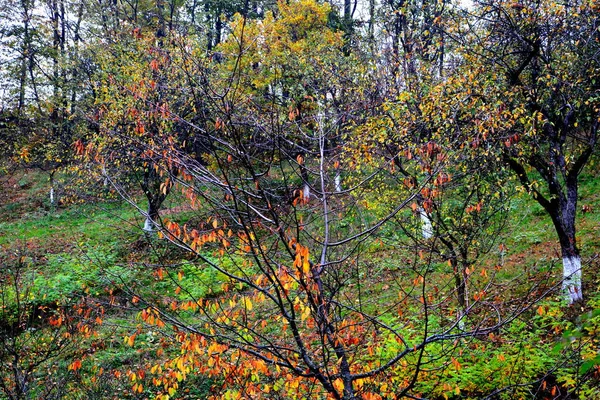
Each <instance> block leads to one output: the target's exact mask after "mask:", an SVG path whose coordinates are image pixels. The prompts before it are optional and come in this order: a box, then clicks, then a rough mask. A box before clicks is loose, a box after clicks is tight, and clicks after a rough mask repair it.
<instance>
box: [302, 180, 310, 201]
mask: <svg viewBox="0 0 600 400" xmlns="http://www.w3.org/2000/svg"><path fill="white" fill-rule="evenodd" d="M302 197H303V198H304V201H308V200H310V186H308V183H305V184H304V189H302Z"/></svg>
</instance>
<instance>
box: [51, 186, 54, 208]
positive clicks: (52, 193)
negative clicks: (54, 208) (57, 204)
mask: <svg viewBox="0 0 600 400" xmlns="http://www.w3.org/2000/svg"><path fill="white" fill-rule="evenodd" d="M50 204H51V205H54V187H50Z"/></svg>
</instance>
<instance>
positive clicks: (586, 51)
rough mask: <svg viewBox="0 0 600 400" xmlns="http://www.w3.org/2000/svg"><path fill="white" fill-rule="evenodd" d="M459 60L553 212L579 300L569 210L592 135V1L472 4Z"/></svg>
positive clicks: (595, 91)
mask: <svg viewBox="0 0 600 400" xmlns="http://www.w3.org/2000/svg"><path fill="white" fill-rule="evenodd" d="M469 23H470V26H471V27H472V28H471V29H470V30H467V31H460V32H457V33H456V34H455V36H458V35H466V37H468V38H469V39H470V41H469V42H466V43H465V45H466V47H465V48H464V49H463V51H464V56H463V57H464V59H465V61H466V62H472V63H473V65H478V66H477V67H476V68H475V69H476V70H477V71H478V73H481V74H484V76H485V77H486V80H479V82H478V84H479V85H480V86H472V88H471V89H470V90H472V91H473V92H475V93H476V95H478V96H482V98H483V99H485V107H486V108H487V109H488V110H489V111H488V112H489V117H488V118H489V119H490V120H494V121H498V122H496V126H495V127H491V128H490V132H489V133H488V135H489V136H488V137H489V139H488V140H489V141H491V143H493V146H495V148H496V149H497V152H496V154H497V155H498V156H499V157H501V158H502V159H503V160H504V162H505V163H506V165H507V166H508V167H510V169H511V170H512V171H513V172H514V174H515V175H516V177H517V178H518V179H519V181H520V182H521V184H522V185H523V187H524V188H525V189H526V190H527V192H529V193H530V194H531V195H532V196H533V198H534V199H535V200H536V201H537V202H538V203H539V204H540V205H541V206H542V207H543V208H544V210H545V211H546V213H547V214H548V215H549V216H550V218H551V219H552V222H553V224H554V227H555V229H556V233H557V236H558V239H559V242H560V247H561V252H562V258H563V290H564V292H565V297H566V298H567V299H568V302H569V303H573V302H577V301H581V300H582V298H583V293H582V286H581V255H580V252H579V248H578V247H577V240H576V225H575V219H576V214H577V201H578V181H579V177H580V175H581V173H582V171H583V170H584V168H585V166H586V165H587V164H588V162H589V161H590V159H591V157H592V155H593V153H594V149H595V148H596V145H597V142H598V124H599V121H600V108H599V102H598V98H599V97H598V95H599V90H600V89H599V86H598V82H599V79H598V74H599V71H600V70H599V69H598V54H599V53H598V50H599V46H600V43H599V33H598V30H597V29H596V27H597V25H598V4H597V3H596V2H594V1H582V2H578V3H576V4H564V5H561V4H557V3H555V2H552V1H542V2H527V1H526V2H520V3H514V2H501V1H499V2H493V3H476V8H475V9H474V11H473V19H472V20H470V21H469Z"/></svg>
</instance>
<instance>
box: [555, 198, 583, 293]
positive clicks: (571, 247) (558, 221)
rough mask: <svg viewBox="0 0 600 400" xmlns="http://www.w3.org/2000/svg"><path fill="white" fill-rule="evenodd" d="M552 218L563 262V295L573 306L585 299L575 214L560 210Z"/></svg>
mask: <svg viewBox="0 0 600 400" xmlns="http://www.w3.org/2000/svg"><path fill="white" fill-rule="evenodd" d="M561 208H562V207H561ZM551 216H552V222H554V227H555V229H556V233H557V234H558V239H559V241H560V250H561V256H562V261H563V282H562V289H563V295H564V297H565V299H566V300H567V301H568V303H569V304H573V303H575V302H577V301H581V300H582V299H583V291H582V287H581V256H580V254H579V249H578V248H577V243H576V238H575V214H574V213H573V214H571V213H570V212H569V210H568V209H566V210H565V209H562V210H561V209H558V210H557V212H556V213H555V214H554V215H551Z"/></svg>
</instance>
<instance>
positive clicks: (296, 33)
mask: <svg viewBox="0 0 600 400" xmlns="http://www.w3.org/2000/svg"><path fill="white" fill-rule="evenodd" d="M329 12H330V8H329V6H328V5H326V4H319V3H316V2H314V1H310V0H300V1H290V2H289V3H283V2H282V3H280V5H279V9H278V13H277V14H272V15H271V14H267V15H266V16H265V19H264V20H262V21H250V20H247V19H245V18H243V17H241V16H240V17H238V18H236V19H235V20H234V22H233V25H232V27H231V34H230V36H229V37H228V38H227V40H226V41H225V42H224V43H223V44H222V45H221V46H220V47H219V48H220V49H221V50H222V54H223V60H222V61H221V62H220V63H216V64H212V65H213V66H212V67H210V68H209V67H206V68H204V69H196V70H192V69H188V68H189V65H193V64H186V62H185V60H188V59H189V58H192V57H189V58H186V57H185V56H182V57H181V58H180V59H179V58H175V57H172V58H171V60H173V63H172V64H169V65H175V62H176V63H177V65H179V66H181V70H182V71H185V74H184V75H185V76H187V77H188V79H190V81H189V82H190V84H189V86H190V87H192V88H193V90H196V91H198V93H200V94H201V95H202V96H203V97H204V98H205V99H207V100H206V102H205V103H204V106H205V108H204V112H205V113H206V115H207V117H208V118H206V119H204V121H205V123H204V125H202V126H200V125H196V124H194V123H193V122H191V121H187V122H188V126H189V127H190V128H192V129H193V131H192V132H194V133H195V134H196V135H199V136H202V137H203V141H204V142H203V143H205V144H206V145H204V146H203V147H202V157H200V158H199V157H196V155H195V154H193V153H191V152H189V151H188V150H187V149H186V148H185V146H183V145H180V146H178V145H175V144H174V143H175V142H174V140H171V139H169V136H168V135H167V133H168V132H170V129H163V130H161V131H160V132H163V133H164V135H157V133H156V132H158V131H150V130H148V131H146V130H144V132H139V129H138V130H137V131H136V130H135V128H133V129H132V127H135V126H138V125H135V124H132V122H131V121H130V120H129V118H130V116H131V115H132V113H131V112H130V113H129V116H123V114H122V113H121V109H120V108H119V107H120V104H121V102H122V101H123V102H124V101H125V99H126V98H128V100H127V103H126V104H128V105H130V106H131V104H130V103H129V99H130V97H128V96H126V94H127V93H130V94H131V96H133V97H134V98H135V99H136V100H139V102H136V103H135V104H134V105H133V106H134V107H133V108H134V109H135V112H134V113H133V115H134V116H138V115H139V116H144V118H146V116H148V115H153V112H154V111H153V110H154V108H153V107H154V101H150V97H149V95H148V94H147V93H149V92H146V90H148V89H147V88H148V87H150V88H151V87H152V86H151V83H148V84H147V85H145V86H142V85H141V84H140V79H139V78H137V77H136V78H134V79H133V82H131V83H129V84H128V86H126V87H122V86H120V85H118V84H117V85H114V86H115V89H114V90H115V92H113V93H114V94H113V95H112V96H111V98H115V99H122V100H116V101H115V102H114V103H112V102H107V103H106V104H105V107H104V110H105V111H104V114H103V115H101V116H100V118H101V119H102V118H107V120H106V124H107V126H110V127H111V128H110V132H116V133H117V135H116V136H118V137H119V138H121V139H119V140H122V141H123V143H127V148H129V149H131V150H129V152H128V153H127V157H128V158H130V159H132V160H135V159H136V157H137V162H139V163H140V164H141V165H144V163H149V162H150V160H149V159H145V158H144V157H152V158H151V161H152V163H154V165H165V166H168V168H175V169H177V171H178V173H177V175H170V176H169V179H172V181H173V185H174V186H173V187H174V188H178V189H182V190H183V193H184V194H185V196H186V199H187V200H186V202H187V203H188V204H190V205H192V206H193V208H194V210H195V213H194V216H193V217H191V218H184V217H182V216H174V217H173V219H172V220H166V219H163V221H162V223H161V224H157V225H158V228H159V229H160V231H159V236H160V237H162V238H164V239H166V240H167V241H168V242H170V243H171V244H172V245H175V246H177V247H178V248H179V249H182V250H184V251H185V252H186V254H188V256H189V261H187V262H185V263H183V265H182V264H181V263H180V262H174V261H173V260H171V259H169V257H166V258H161V262H160V263H158V265H155V266H153V267H150V268H152V269H153V274H154V276H155V278H156V280H157V281H160V282H161V285H163V288H165V289H164V290H163V291H162V292H161V293H156V295H157V296H159V297H160V299H159V300H158V301H157V300H156V299H152V298H150V297H147V296H144V295H143V294H142V293H134V292H130V294H131V295H132V302H133V304H137V305H138V307H140V313H139V316H140V318H141V320H142V321H143V322H144V323H145V324H147V325H149V326H151V327H152V329H158V330H161V331H162V332H163V333H165V336H164V338H163V339H162V340H161V341H160V346H161V348H162V347H163V346H164V347H168V346H169V345H173V344H177V345H178V346H180V349H181V351H180V352H179V353H178V354H177V355H172V356H169V357H168V359H167V360H163V361H159V362H155V363H153V364H149V365H148V366H147V369H143V370H141V371H131V372H130V376H129V378H130V379H131V382H132V385H133V386H132V389H133V390H134V391H137V392H141V391H143V390H144V388H147V387H148V386H149V385H150V386H153V387H155V388H156V389H155V390H157V391H158V396H159V397H161V398H169V397H173V396H175V394H176V393H177V390H178V389H179V388H180V382H181V381H182V380H184V379H186V377H188V376H190V375H192V374H204V375H208V376H209V377H215V378H216V377H219V378H220V379H221V378H222V380H223V387H222V388H221V390H217V393H216V394H215V396H221V397H224V396H230V397H231V396H233V397H236V396H240V397H243V396H246V397H252V396H259V395H267V396H270V395H271V393H272V395H273V396H274V397H278V398H280V397H282V396H283V397H291V396H295V397H302V398H314V397H326V398H331V399H356V398H371V399H379V398H382V397H386V398H395V397H403V396H405V395H411V393H412V391H413V388H414V386H415V384H416V382H417V381H418V378H419V376H420V374H421V371H422V370H423V368H425V366H426V365H429V364H430V363H436V362H437V360H439V359H440V358H443V359H445V360H446V362H444V363H442V365H441V366H440V368H445V367H447V366H448V365H451V363H452V362H453V361H452V352H453V351H454V349H455V346H456V345H457V343H459V340H458V339H460V338H464V337H473V336H478V335H483V336H487V335H488V334H489V333H490V332H493V331H495V330H497V329H499V327H500V326H502V325H503V324H504V323H505V322H506V321H507V320H510V318H514V316H515V315H514V314H513V315H499V316H498V314H497V313H496V312H495V310H494V308H493V307H487V308H486V307H484V306H482V307H481V308H480V310H479V313H478V315H477V318H478V320H477V322H476V323H474V324H473V326H474V328H472V329H465V330H464V331H461V330H458V329H456V328H457V326H458V322H457V321H456V319H455V318H452V317H450V318H448V316H449V315H450V316H452V315H454V314H455V313H456V309H457V307H456V305H455V303H456V302H455V301H454V298H455V296H454V287H453V285H452V282H453V281H454V276H453V275H452V274H444V275H441V277H440V278H439V279H435V280H432V279H431V277H432V274H431V273H430V271H431V270H432V269H433V268H434V264H435V262H436V260H435V256H434V253H433V252H431V251H426V250H423V249H417V250H416V251H410V250H404V252H403V253H402V256H401V258H400V261H399V262H398V266H397V268H394V269H387V268H384V267H382V266H381V265H379V263H378V262H377V261H376V258H375V257H374V256H373V255H374V252H376V249H377V247H378V246H380V245H381V243H382V242H383V241H384V240H385V241H387V240H388V239H389V238H390V232H393V231H397V230H398V228H397V223H399V221H401V219H400V218H398V217H399V216H400V214H401V213H410V212H411V211H410V206H411V204H413V203H414V202H416V201H417V198H418V196H420V195H421V194H422V191H423V189H424V188H425V187H426V185H428V184H429V183H430V182H433V181H435V180H436V179H438V181H439V179H442V176H443V175H442V173H443V171H442V170H440V169H439V168H437V167H436V163H435V162H436V161H437V160H438V154H444V153H445V149H440V151H437V150H436V151H434V147H433V146H432V145H429V147H428V146H427V144H426V145H425V146H424V147H423V148H422V152H423V154H422V156H423V157H429V160H431V163H429V164H427V165H426V164H423V165H421V166H419V168H421V169H422V170H423V171H428V173H430V178H428V179H425V180H424V181H423V182H422V183H419V184H418V185H416V186H413V187H411V188H407V189H406V190H405V191H403V192H401V193H400V192H398V193H396V194H395V195H396V198H395V199H394V200H395V201H381V198H380V196H381V194H382V192H385V191H386V185H397V183H398V177H397V176H396V175H394V174H393V173H391V172H390V171H391V169H392V164H391V162H390V161H389V160H383V161H382V163H375V162H372V163H370V162H368V160H369V157H371V158H374V156H373V153H374V152H373V149H372V148H370V147H368V146H365V147H361V146H358V149H359V151H361V153H356V154H355V157H354V159H352V156H349V158H348V159H347V163H348V165H347V167H346V168H345V170H344V172H345V177H346V182H347V184H346V186H347V188H346V189H345V190H343V191H341V192H338V191H337V190H336V187H335V179H331V178H332V177H335V173H336V170H337V169H338V168H339V163H340V160H339V159H338V158H337V157H332V156H331V153H330V152H329V151H328V142H329V141H330V140H332V139H335V138H336V137H337V136H339V134H340V133H339V131H338V127H339V124H337V123H331V122H329V121H326V117H325V116H327V115H328V114H327V113H326V112H325V113H324V114H322V113H321V112H320V110H322V109H323V108H320V107H323V106H322V104H324V103H325V102H326V101H327V96H326V93H327V92H328V91H331V90H332V87H334V86H335V84H336V83H337V82H338V81H337V79H341V78H339V77H338V76H337V73H338V71H339V70H340V66H341V65H344V66H346V65H348V64H345V63H346V62H347V61H348V59H347V58H345V57H340V58H339V59H338V58H336V57H331V56H332V54H334V53H338V54H343V53H344V50H345V42H344V40H343V35H342V34H341V33H338V32H335V31H331V30H330V28H328V26H327V23H328V19H327V16H328V14H329ZM192 47H193V46H192ZM185 48H187V46H182V49H185ZM256 54H262V55H263V58H262V60H257V58H256ZM330 57H331V58H330ZM208 62H210V63H213V62H214V60H210V59H209V60H207V63H206V64H204V65H205V66H208V65H211V64H208ZM338 63H339V64H338ZM131 65H132V68H134V67H135V64H131ZM159 66H160V67H162V68H165V67H166V65H165V64H159ZM282 66H285V67H286V68H287V70H285V71H281V70H278V68H281V67H282ZM305 69H308V70H309V71H311V74H310V75H306V72H305V71H304V70H305ZM354 71H358V74H360V70H351V69H350V70H347V75H349V76H352V75H353V74H354V73H355V72H354ZM124 75H125V76H126V77H128V76H131V74H124ZM294 77H301V78H303V79H302V82H297V81H296V85H297V86H293V85H292V83H293V82H294V79H293V78H294ZM115 82H118V81H115ZM124 82H127V81H124ZM144 82H147V81H146V79H144ZM195 82H202V85H197V84H196V83H195ZM339 82H340V84H343V83H344V82H345V81H344V80H341V81H339ZM270 83H273V84H281V85H282V86H283V89H282V91H281V93H280V94H277V93H276V91H275V90H273V91H272V92H270V91H269V84H270ZM303 83H305V84H304V85H303ZM164 84H165V85H166V86H165V87H163V88H162V89H161V90H163V93H169V92H170V90H169V88H171V87H172V88H178V86H177V85H180V81H179V80H174V79H171V80H165V81H164ZM329 85H331V86H329ZM182 86H184V85H182ZM286 92H287V93H286ZM121 96H123V97H121ZM288 96H289V97H288ZM351 98H352V97H348V98H347V99H346V100H345V101H349V99H351ZM163 99H164V100H165V102H166V103H167V105H168V107H166V108H165V107H163V110H165V112H164V113H162V114H161V115H160V117H161V121H162V122H161V123H164V124H174V123H176V122H178V121H180V120H182V119H183V118H181V116H180V115H178V114H177V113H176V112H175V110H176V108H175V107H172V106H171V102H172V101H175V103H177V101H176V100H177V97H163ZM334 99H335V96H334ZM299 101H303V102H305V103H306V105H305V106H306V107H307V108H308V110H309V111H305V113H304V114H302V110H297V107H298V106H297V104H296V103H297V102H299ZM329 101H332V100H329ZM320 102H321V104H319V103H320ZM332 103H333V101H332ZM357 104H358V106H357V108H356V109H353V108H352V107H348V109H347V113H348V114H347V115H348V116H350V117H352V116H353V114H360V113H361V112H362V111H361V110H360V109H362V103H361V102H360V101H358V102H357ZM298 111H300V118H298ZM198 112H199V111H198ZM329 115H334V114H333V113H331V114H329ZM342 115H346V114H342ZM109 116H110V118H108V117H109ZM338 118H339V117H338ZM116 121H120V122H117V123H115V122H116ZM184 121H185V120H184ZM334 122H335V121H334ZM127 125H130V127H127ZM121 126H122V127H123V129H118V130H117V128H119V127H121ZM144 126H146V124H144ZM346 129H348V131H347V132H349V133H348V135H351V134H352V133H353V132H354V133H358V130H356V131H353V130H350V128H349V127H347V128H346ZM146 132H147V134H142V133H146ZM305 136H308V137H311V138H312V139H313V143H314V150H313V153H312V156H313V157H314V160H313V161H312V162H311V169H312V173H313V176H314V177H315V179H314V182H315V183H314V184H313V185H312V186H313V188H314V192H315V195H314V199H313V198H311V199H310V201H307V199H306V198H305V197H304V196H303V183H304V179H303V177H302V172H301V169H300V168H299V165H300V164H302V162H303V160H301V159H300V158H299V157H296V158H293V157H290V148H292V149H293V148H294V146H297V145H298V144H297V142H298V138H303V137H305ZM189 137H192V135H190V136H189ZM365 142H367V141H366V140H365ZM365 144H366V143H365ZM98 146H101V144H100V143H99V144H98ZM436 149H437V148H436ZM442 150H443V151H442ZM90 151H91V150H90ZM434 152H435V153H436V154H434ZM361 157H365V159H362V158H361ZM403 157H406V158H407V159H408V157H409V156H408V155H406V154H405V155H403ZM439 158H440V159H445V157H442V156H440V157H439ZM344 162H346V161H344ZM159 163H160V164H159ZM435 234H437V231H436V232H435ZM419 250H421V251H419ZM211 276H212V277H217V278H218V282H219V283H220V286H219V287H218V289H215V290H214V291H213V292H212V293H210V292H202V291H200V290H199V285H202V284H210V280H211V279H214V278H210V279H209V278H208V277H211ZM481 283H482V286H481V287H479V288H478V289H479V290H478V292H477V293H473V296H474V298H475V302H478V303H479V304H484V303H485V298H486V295H487V293H488V292H489V290H490V288H491V287H492V286H491V279H490V278H488V277H485V276H483V275H482V281H481ZM215 292H216V293H215ZM528 306H529V304H528V303H525V304H524V307H528ZM513 311H514V312H516V313H519V312H521V311H522V310H521V309H519V310H513ZM138 334H139V331H138V332H136V333H132V335H130V336H128V337H127V338H125V341H126V342H127V343H129V344H133V343H135V341H136V338H137V335H138ZM215 390H216V389H215Z"/></svg>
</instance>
